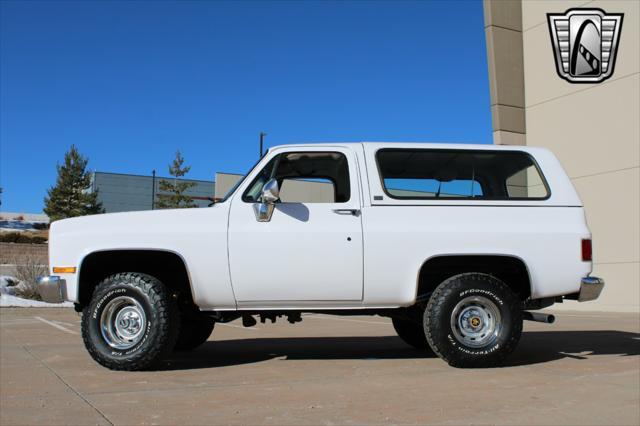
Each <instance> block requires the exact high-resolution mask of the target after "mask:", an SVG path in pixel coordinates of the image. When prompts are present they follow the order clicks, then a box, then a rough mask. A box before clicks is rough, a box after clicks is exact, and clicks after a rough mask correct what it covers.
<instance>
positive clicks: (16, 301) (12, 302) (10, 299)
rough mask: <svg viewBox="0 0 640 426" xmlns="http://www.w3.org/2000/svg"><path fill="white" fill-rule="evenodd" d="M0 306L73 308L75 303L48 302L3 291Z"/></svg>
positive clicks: (0, 296)
mask: <svg viewBox="0 0 640 426" xmlns="http://www.w3.org/2000/svg"><path fill="white" fill-rule="evenodd" d="M0 308H73V303H71V302H64V303H47V302H41V301H39V300H31V299H23V298H22V297H18V296H13V295H11V294H5V293H3V294H1V295H0Z"/></svg>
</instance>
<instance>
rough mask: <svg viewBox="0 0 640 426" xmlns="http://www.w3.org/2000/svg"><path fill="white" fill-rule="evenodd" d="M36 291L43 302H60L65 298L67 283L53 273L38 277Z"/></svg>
mask: <svg viewBox="0 0 640 426" xmlns="http://www.w3.org/2000/svg"><path fill="white" fill-rule="evenodd" d="M38 293H39V294H40V297H41V298H42V300H44V301H45V302H49V303H62V302H64V301H65V300H66V299H67V283H66V281H65V280H64V279H62V278H60V277H58V276H55V275H51V276H45V277H38Z"/></svg>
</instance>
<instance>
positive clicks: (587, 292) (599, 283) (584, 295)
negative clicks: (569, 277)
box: [572, 277, 604, 302]
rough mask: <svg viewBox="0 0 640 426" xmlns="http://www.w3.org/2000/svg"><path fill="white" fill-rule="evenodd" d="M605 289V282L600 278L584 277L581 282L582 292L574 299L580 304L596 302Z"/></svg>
mask: <svg viewBox="0 0 640 426" xmlns="http://www.w3.org/2000/svg"><path fill="white" fill-rule="evenodd" d="M603 288H604V280H603V279H602V278H598V277H584V278H582V280H580V292H578V293H576V294H575V295H572V296H575V297H572V299H575V300H577V301H578V302H588V301H590V300H596V299H597V298H598V297H599V296H600V292H602V289H603Z"/></svg>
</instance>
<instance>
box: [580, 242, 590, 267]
mask: <svg viewBox="0 0 640 426" xmlns="http://www.w3.org/2000/svg"><path fill="white" fill-rule="evenodd" d="M591 257H592V251H591V239H588V240H587V239H585V240H582V261H583V262H591Z"/></svg>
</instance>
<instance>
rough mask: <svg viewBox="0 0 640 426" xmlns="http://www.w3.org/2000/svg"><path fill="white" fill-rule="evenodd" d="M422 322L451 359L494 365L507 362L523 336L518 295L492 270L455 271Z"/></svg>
mask: <svg viewBox="0 0 640 426" xmlns="http://www.w3.org/2000/svg"><path fill="white" fill-rule="evenodd" d="M424 328H425V332H426V334H427V341H428V342H429V345H430V346H431V348H432V349H433V350H434V352H435V353H436V354H437V355H438V356H440V358H442V359H444V360H445V361H447V362H448V363H449V365H451V366H454V367H492V366H495V365H498V364H500V363H501V362H503V361H504V359H505V358H506V357H507V356H508V355H509V354H511V352H513V350H514V349H515V347H516V345H517V344H518V341H519V340H520V335H521V333H522V310H521V307H520V300H519V299H518V297H517V296H516V295H515V294H514V292H513V291H511V289H510V288H509V287H508V286H507V285H506V284H505V283H503V282H502V281H500V280H499V279H497V278H495V277H493V276H491V275H487V274H481V273H466V274H460V275H456V276H454V277H451V278H449V279H447V280H445V281H444V282H443V283H442V284H440V285H439V286H438V287H437V288H436V290H435V291H434V292H433V294H432V296H431V298H430V299H429V303H428V304H427V309H426V310H425V313H424Z"/></svg>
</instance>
